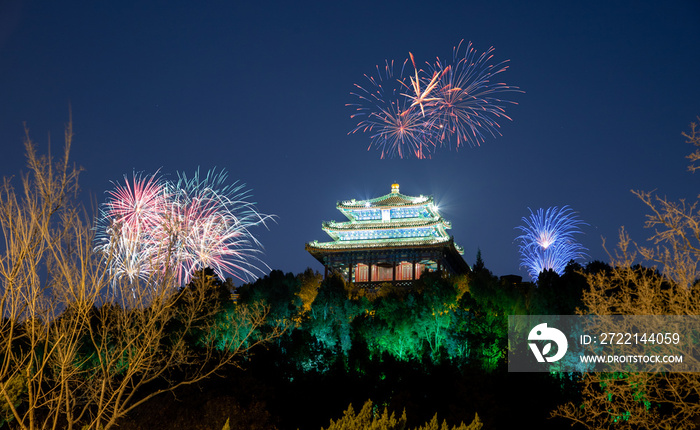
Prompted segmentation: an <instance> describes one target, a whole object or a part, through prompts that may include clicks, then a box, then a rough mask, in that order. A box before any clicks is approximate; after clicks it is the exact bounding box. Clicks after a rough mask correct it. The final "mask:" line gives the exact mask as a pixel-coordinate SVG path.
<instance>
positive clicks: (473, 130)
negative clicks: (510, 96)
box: [430, 42, 519, 147]
mask: <svg viewBox="0 0 700 430" xmlns="http://www.w3.org/2000/svg"><path fill="white" fill-rule="evenodd" d="M461 46H462V42H460V43H459V44H458V45H457V46H456V47H455V48H454V49H453V51H452V63H450V64H447V63H443V62H442V61H441V60H440V59H439V58H438V59H437V60H436V62H435V65H434V66H433V67H434V69H433V70H434V71H433V74H434V75H438V74H439V75H440V76H441V79H440V80H439V81H438V82H437V86H436V88H435V89H434V94H435V98H436V100H437V102H436V103H435V104H434V105H433V106H432V110H431V112H430V115H431V117H432V119H433V121H434V123H435V124H436V126H437V127H438V128H439V129H440V130H441V135H440V139H439V141H440V143H442V144H447V145H448V146H451V143H452V142H454V143H455V146H456V147H459V146H461V145H469V146H479V145H480V144H481V143H482V142H484V140H485V136H486V135H487V134H488V135H491V136H492V137H496V135H500V134H501V133H500V131H499V128H500V126H499V125H498V120H500V119H503V118H505V119H507V120H511V118H510V117H509V116H508V115H506V113H505V107H504V105H505V104H507V103H512V104H515V102H511V101H506V100H501V99H499V98H497V97H496V94H498V93H502V92H507V91H519V90H518V87H514V86H510V85H506V84H505V83H501V82H494V81H493V80H494V79H495V77H496V75H498V74H500V73H503V72H505V71H506V70H507V69H508V66H507V63H508V61H503V62H501V63H497V64H491V63H490V61H491V60H492V59H493V52H494V48H493V47H491V48H489V49H488V50H487V51H486V52H483V53H482V54H481V55H478V53H477V51H476V49H474V47H473V46H472V44H471V42H470V43H468V44H467V46H466V49H465V52H464V54H461V53H460V52H461Z"/></svg>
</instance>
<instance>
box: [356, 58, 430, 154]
mask: <svg viewBox="0 0 700 430" xmlns="http://www.w3.org/2000/svg"><path fill="white" fill-rule="evenodd" d="M407 62H408V60H406V61H404V63H403V64H402V66H401V70H400V71H399V73H398V74H395V73H394V62H393V61H392V62H388V61H387V62H386V65H385V67H384V70H383V71H382V69H380V68H379V66H377V76H376V77H373V76H367V75H365V77H366V78H367V80H368V81H369V83H370V85H369V86H368V87H367V88H365V87H362V86H360V85H357V84H355V87H356V88H357V90H358V91H356V92H353V93H351V94H352V95H354V96H356V97H357V98H358V99H359V100H360V102H359V103H356V104H349V105H348V106H353V107H355V109H356V112H355V113H354V114H353V115H351V118H356V117H357V118H359V119H360V121H359V122H358V124H357V126H356V127H355V128H354V129H353V130H351V131H350V133H355V132H357V131H362V132H365V133H369V134H370V145H369V147H368V148H367V149H368V150H369V149H371V148H372V147H375V148H376V149H377V150H379V151H381V158H384V157H394V156H397V155H398V156H399V158H404V157H411V156H413V157H416V158H426V157H427V156H428V155H429V154H430V150H431V149H432V148H433V147H434V146H435V142H434V139H435V138H436V137H437V134H436V133H435V129H434V127H433V126H432V124H431V123H430V121H429V120H427V119H426V118H424V117H423V115H421V110H419V109H418V108H416V107H415V106H416V105H413V104H412V99H411V98H410V97H407V96H406V95H404V94H402V93H401V91H404V90H405V89H406V88H409V89H410V88H411V87H409V86H408V84H407V83H406V78H405V77H404V71H405V68H406V63H407ZM416 79H418V75H417V74H416ZM419 85H420V84H419V83H416V91H418V92H420V86H419ZM426 96H427V94H426ZM416 97H420V94H419V95H417V96H416ZM413 100H420V102H419V103H417V105H420V108H421V109H422V108H423V104H422V103H423V102H425V100H423V99H420V98H417V99H413Z"/></svg>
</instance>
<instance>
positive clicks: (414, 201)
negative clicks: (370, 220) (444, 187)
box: [336, 193, 433, 211]
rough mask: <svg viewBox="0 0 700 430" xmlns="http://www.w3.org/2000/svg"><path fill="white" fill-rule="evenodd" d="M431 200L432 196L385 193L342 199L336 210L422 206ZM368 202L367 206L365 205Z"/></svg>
mask: <svg viewBox="0 0 700 430" xmlns="http://www.w3.org/2000/svg"><path fill="white" fill-rule="evenodd" d="M432 202H433V196H418V197H412V196H407V195H405V194H401V193H393V194H386V195H383V196H381V197H375V198H373V199H368V200H359V201H358V200H355V199H352V200H344V201H342V202H338V204H337V205H336V207H337V209H338V210H341V211H342V210H344V209H345V210H354V209H366V208H372V207H373V208H382V209H391V208H405V207H409V206H422V205H426V204H430V203H432ZM367 203H369V206H367Z"/></svg>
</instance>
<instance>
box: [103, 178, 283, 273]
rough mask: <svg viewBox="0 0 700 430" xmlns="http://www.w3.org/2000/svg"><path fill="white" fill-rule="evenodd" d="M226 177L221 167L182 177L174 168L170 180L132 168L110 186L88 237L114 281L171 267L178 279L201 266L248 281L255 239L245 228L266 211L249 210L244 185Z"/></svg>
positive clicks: (262, 219) (261, 218)
mask: <svg viewBox="0 0 700 430" xmlns="http://www.w3.org/2000/svg"><path fill="white" fill-rule="evenodd" d="M226 179H227V175H226V173H225V172H224V171H221V172H218V173H217V172H216V171H210V172H208V173H207V174H206V176H201V175H200V173H199V171H197V172H195V174H194V176H193V177H192V178H190V179H188V178H187V177H186V176H185V175H184V174H178V180H177V181H176V182H175V183H172V182H165V181H162V180H160V179H158V178H157V177H156V175H153V176H151V177H149V178H142V177H141V176H140V175H136V174H135V175H134V177H133V182H132V184H130V183H129V181H128V180H126V178H125V183H126V186H124V185H121V184H115V189H114V190H113V191H110V192H108V199H107V201H106V202H105V203H104V204H103V205H102V210H101V216H100V220H99V222H98V232H97V237H96V242H97V243H96V249H97V250H99V251H101V252H102V253H103V254H105V255H106V256H107V257H108V258H107V260H108V268H109V271H110V273H111V274H112V276H113V279H114V281H115V282H117V281H120V280H128V281H129V282H134V281H135V280H136V279H137V278H138V279H141V280H148V279H151V278H152V277H154V276H158V275H163V274H165V273H171V274H172V275H173V276H174V278H175V280H176V282H177V283H178V284H179V285H185V284H187V283H188V282H189V281H190V280H191V278H192V275H193V274H194V273H195V272H196V271H198V270H201V269H204V268H206V267H209V268H211V269H213V270H214V272H215V273H216V274H217V275H218V276H219V277H220V278H221V279H224V277H225V274H230V275H232V276H233V277H235V278H237V279H240V280H244V281H248V280H250V279H256V278H257V276H256V275H255V272H256V271H260V269H258V267H257V266H256V264H257V263H262V261H261V260H260V259H259V258H258V257H257V254H259V253H260V252H261V251H260V249H261V244H260V243H259V242H258V240H257V239H256V238H255V237H254V236H253V235H252V234H251V233H250V231H249V229H250V227H252V226H256V225H260V224H262V225H265V222H266V221H267V220H270V219H272V216H269V215H262V214H260V213H258V212H257V211H256V209H255V204H254V203H252V202H250V201H249V200H248V198H249V197H250V196H249V193H248V191H247V190H245V186H244V185H242V184H237V183H234V184H233V185H226ZM262 265H263V266H264V263H262ZM265 267H266V268H267V266H265Z"/></svg>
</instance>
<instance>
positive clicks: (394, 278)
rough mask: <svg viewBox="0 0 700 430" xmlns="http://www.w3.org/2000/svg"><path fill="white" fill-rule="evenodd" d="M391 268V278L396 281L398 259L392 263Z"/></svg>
mask: <svg viewBox="0 0 700 430" xmlns="http://www.w3.org/2000/svg"><path fill="white" fill-rule="evenodd" d="M391 270H392V273H391V280H392V282H396V261H394V262H393V263H392V266H391Z"/></svg>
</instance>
